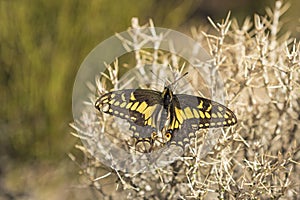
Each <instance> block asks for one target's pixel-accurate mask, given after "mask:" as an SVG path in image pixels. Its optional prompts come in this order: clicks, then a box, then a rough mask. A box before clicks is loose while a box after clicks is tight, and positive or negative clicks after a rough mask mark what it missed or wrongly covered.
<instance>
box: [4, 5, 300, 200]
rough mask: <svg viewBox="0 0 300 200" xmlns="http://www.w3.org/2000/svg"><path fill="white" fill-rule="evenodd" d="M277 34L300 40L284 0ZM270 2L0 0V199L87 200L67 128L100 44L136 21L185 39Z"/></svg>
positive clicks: (295, 17)
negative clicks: (77, 84)
mask: <svg viewBox="0 0 300 200" xmlns="http://www.w3.org/2000/svg"><path fill="white" fill-rule="evenodd" d="M286 2H288V3H289V4H290V8H289V10H288V11H287V13H286V14H285V15H284V16H283V17H284V19H283V20H282V22H283V23H284V26H283V30H284V31H287V30H288V31H290V32H291V34H292V35H293V36H294V37H297V38H298V39H299V38H300V13H299V11H298V10H299V8H300V1H299V0H290V1H286ZM274 4H275V1H274V0H265V1H252V0H244V1H239V0H209V1H206V0H190V1H184V0H172V1H160V0H143V1H138V0H119V1H109V0H91V1H82V0H52V1H48V0H34V1H32V0H0V200H2V199H90V197H89V190H88V188H85V187H81V184H80V182H81V180H80V175H79V173H78V172H79V171H80V166H79V165H77V164H76V163H75V162H73V161H71V159H70V158H69V157H68V153H69V152H72V153H73V154H75V155H76V153H78V152H76V150H74V144H75V143H77V142H78V141H77V140H76V139H75V138H74V137H73V136H71V135H70V134H69V133H70V132H71V128H70V126H69V123H71V122H72V120H73V119H72V111H71V107H72V99H71V96H72V88H73V82H74V80H75V76H76V73H77V70H78V69H79V66H80V64H81V62H82V61H83V60H84V58H85V57H86V56H87V54H88V53H89V52H90V51H91V50H92V49H93V48H94V47H95V46H96V45H97V44H99V43H100V42H101V41H103V40H105V39H106V38H108V37H110V36H112V35H113V34H115V33H117V32H121V31H124V30H126V29H127V28H128V27H129V26H130V24H131V18H132V17H138V18H139V21H140V24H144V23H147V22H148V21H149V19H150V18H151V19H153V21H154V23H155V25H156V26H158V27H164V28H172V29H174V30H178V31H182V32H184V33H186V34H190V29H191V27H193V26H194V27H199V26H200V27H201V26H207V25H208V21H207V16H210V17H211V18H212V19H214V20H215V21H219V20H221V19H223V18H225V17H226V15H227V13H228V11H231V12H232V13H231V16H232V17H235V18H237V20H238V21H239V22H240V23H242V22H243V20H244V19H245V18H246V17H247V16H249V17H252V18H253V14H254V13H258V14H260V15H264V13H265V8H266V7H274Z"/></svg>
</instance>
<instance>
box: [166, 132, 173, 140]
mask: <svg viewBox="0 0 300 200" xmlns="http://www.w3.org/2000/svg"><path fill="white" fill-rule="evenodd" d="M165 137H166V138H167V140H168V141H169V140H170V139H171V137H172V135H171V133H166V134H165Z"/></svg>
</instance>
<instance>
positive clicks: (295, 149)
mask: <svg viewBox="0 0 300 200" xmlns="http://www.w3.org/2000/svg"><path fill="white" fill-rule="evenodd" d="M286 10H287V7H286V6H285V5H284V4H283V3H282V2H281V1H277V2H276V4H275V8H274V9H273V10H272V9H267V10H266V11H267V12H266V13H267V14H266V16H258V15H255V16H254V21H253V22H252V21H251V20H250V19H249V18H247V19H246V20H245V21H244V23H243V24H242V25H241V26H239V25H238V23H237V21H236V20H235V19H230V16H229V15H228V17H227V18H226V19H225V20H223V21H222V22H221V23H215V22H213V20H211V19H209V21H210V23H211V25H212V27H213V28H214V31H212V32H213V33H207V32H204V31H201V30H203V28H202V29H200V28H199V29H196V28H193V29H192V34H193V37H194V38H195V39H196V40H197V41H199V43H200V44H202V45H204V44H206V45H205V46H207V47H208V49H207V50H208V51H209V53H210V55H211V56H212V58H213V61H214V64H215V66H216V67H217V69H218V71H219V73H220V74H221V75H222V77H223V80H224V86H225V90H226V92H227V97H228V98H227V104H228V107H230V108H231V109H232V110H233V111H234V112H235V113H236V114H237V118H238V120H239V122H238V124H237V125H236V126H234V127H231V128H227V129H224V130H223V131H222V134H221V136H220V138H219V139H218V143H217V145H215V146H214V148H213V149H212V150H211V152H210V153H208V154H207V156H206V157H204V158H201V159H200V158H199V157H198V151H199V148H197V145H196V146H195V145H192V146H191V147H190V148H189V150H188V151H187V152H186V153H185V154H184V155H183V156H182V159H180V160H177V161H175V162H174V163H172V164H171V165H168V166H166V167H164V168H159V169H156V170H154V171H153V172H145V173H137V174H130V173H123V172H119V171H116V170H114V169H113V168H110V167H106V166H103V165H102V164H101V163H99V162H98V161H97V160H96V159H95V158H94V157H93V156H91V155H90V154H89V153H88V150H87V149H86V147H84V146H81V145H77V146H76V147H77V148H78V149H80V150H81V151H82V152H83V155H84V160H83V161H80V162H81V163H80V166H81V168H82V171H81V172H82V173H83V177H85V181H87V182H86V184H87V185H88V186H92V187H91V188H92V190H93V191H94V192H95V193H94V195H95V198H101V199H114V198H116V197H118V199H119V198H120V197H123V198H124V199H126V198H128V199H296V198H297V197H298V196H299V195H300V194H299V192H300V191H299V188H300V187H299V180H300V168H299V156H300V153H299V145H298V144H299V142H300V141H299V140H300V130H299V127H298V126H299V119H300V98H299V97H300V92H299V84H300V82H299V80H300V71H299V68H300V43H299V41H296V39H293V38H290V37H289V34H288V33H285V34H282V33H281V34H279V32H280V30H281V29H280V28H281V26H282V24H281V22H280V17H281V15H282V14H283V13H284V12H285V11H286ZM150 25H151V22H150ZM134 26H135V27H136V26H138V25H137V24H134ZM145 55H146V54H145V52H142V51H137V52H136V53H135V59H136V60H135V61H136V65H143V64H145V62H146V60H147V59H144V58H145ZM147 55H148V57H150V58H152V61H153V60H155V59H157V60H159V59H162V60H160V61H161V62H162V61H164V62H167V63H166V64H171V65H176V63H177V65H178V62H177V61H174V60H176V59H174V57H172V56H171V59H170V57H169V59H167V60H166V59H165V57H163V56H157V55H158V54H157V52H155V51H154V52H152V53H151V54H149V52H148V54H147ZM154 55H156V56H154ZM154 57H155V59H154ZM150 60H151V59H150ZM157 60H156V61H157ZM118 66H119V64H118V63H115V66H109V67H108V68H109V71H110V72H111V76H110V77H109V78H110V79H111V80H112V82H113V83H116V82H117V81H118V74H116V72H117V71H116V69H118ZM97 86H98V88H99V87H100V90H101V89H102V90H104V89H103V87H102V86H101V83H100V82H98V85H97ZM85 120H87V121H89V120H90V121H92V122H93V121H94V120H95V119H89V118H88V117H86V118H85ZM96 120H97V119H96ZM87 121H85V122H82V123H81V124H82V125H81V126H80V125H78V123H75V124H74V125H73V127H74V128H75V130H77V131H82V130H83V127H84V126H93V125H91V124H93V123H88V122H87ZM98 124H99V123H98ZM74 135H76V136H78V135H77V134H75V133H74ZM72 158H73V159H74V160H76V158H75V157H72ZM121 195H122V196H121Z"/></svg>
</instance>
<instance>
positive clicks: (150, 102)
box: [95, 86, 237, 146]
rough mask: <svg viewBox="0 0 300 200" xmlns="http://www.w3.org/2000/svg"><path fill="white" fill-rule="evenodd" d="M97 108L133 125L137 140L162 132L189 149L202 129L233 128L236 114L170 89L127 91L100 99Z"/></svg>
mask: <svg viewBox="0 0 300 200" xmlns="http://www.w3.org/2000/svg"><path fill="white" fill-rule="evenodd" d="M95 107H96V108H97V109H98V110H99V111H101V112H104V113H107V114H110V115H113V116H116V117H119V118H122V119H125V120H127V121H128V122H129V123H130V128H129V129H130V130H131V131H132V132H133V136H134V137H135V138H137V139H143V138H148V139H149V138H152V137H153V134H156V133H157V132H158V131H161V132H162V133H163V134H164V137H165V138H166V143H168V144H176V145H179V146H185V145H186V144H188V143H189V142H190V139H191V138H193V137H195V132H196V131H197V130H199V129H202V128H216V127H223V126H231V125H234V124H236V123H237V118H236V116H235V114H234V113H233V112H232V111H231V110H230V109H228V108H227V107H225V106H224V105H222V104H219V103H217V102H215V101H212V100H210V99H205V98H202V97H198V96H192V95H186V94H176V95H175V94H173V92H172V90H171V87H170V86H167V87H165V88H164V90H163V91H162V92H159V91H155V90H149V89H124V90H119V91H113V92H109V93H106V94H104V95H103V96H101V97H99V98H98V99H97V100H96V102H95Z"/></svg>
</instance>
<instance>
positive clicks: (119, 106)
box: [95, 89, 166, 138]
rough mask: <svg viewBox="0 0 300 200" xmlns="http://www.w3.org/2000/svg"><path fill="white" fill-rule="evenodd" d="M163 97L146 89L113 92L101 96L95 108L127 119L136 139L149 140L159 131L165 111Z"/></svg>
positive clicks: (159, 93)
mask: <svg viewBox="0 0 300 200" xmlns="http://www.w3.org/2000/svg"><path fill="white" fill-rule="evenodd" d="M161 95H162V93H161V92H158V91H154V90H146V89H126V90H119V91H113V92H109V93H107V94H104V95H103V96H101V97H100V98H99V99H98V100H97V101H96V103H95V107H96V108H97V109H98V110H99V111H102V112H104V113H107V114H110V115H114V116H116V117H120V118H122V119H126V120H127V121H128V122H129V123H130V130H131V131H133V135H134V137H136V138H149V137H151V135H152V133H153V132H156V131H157V129H156V127H157V126H158V125H157V121H158V118H159V116H160V114H161V113H162V111H163V106H162V104H163V102H162V97H161ZM165 112H166V111H165Z"/></svg>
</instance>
